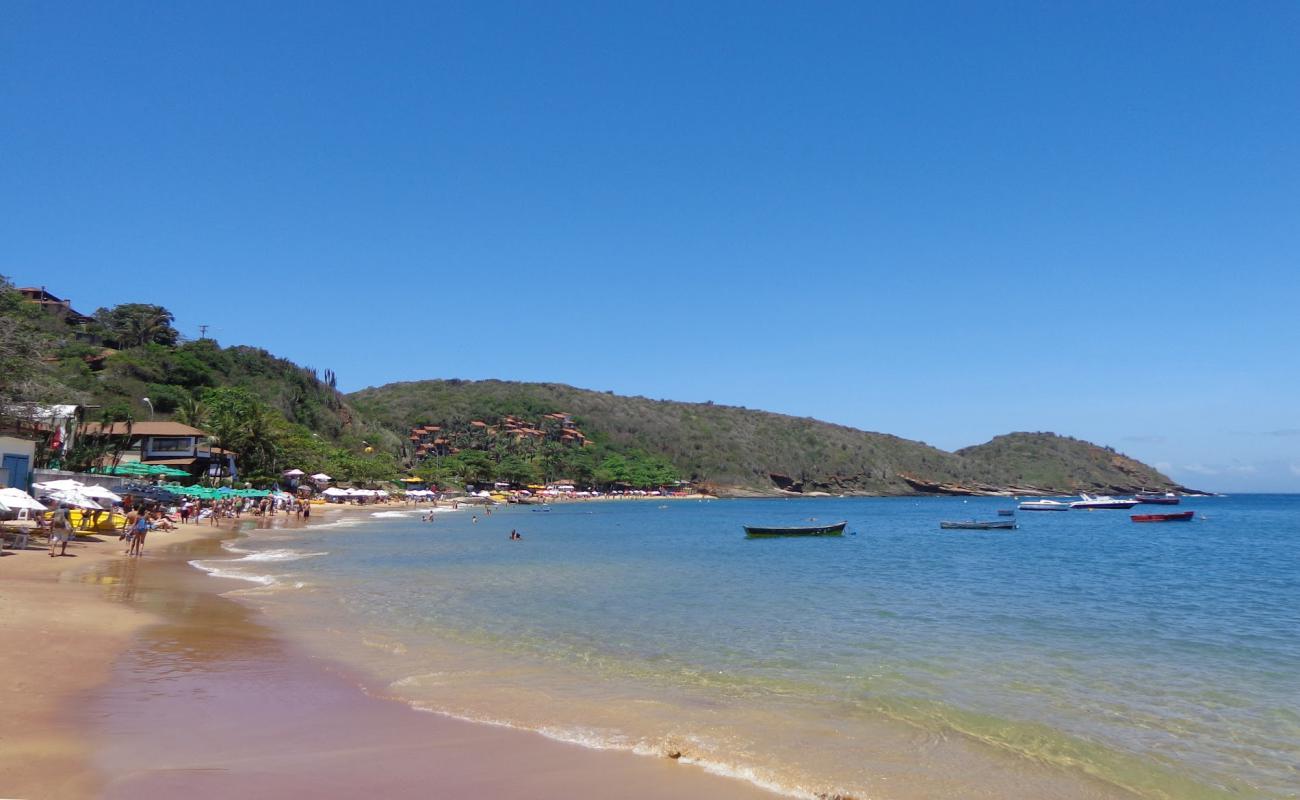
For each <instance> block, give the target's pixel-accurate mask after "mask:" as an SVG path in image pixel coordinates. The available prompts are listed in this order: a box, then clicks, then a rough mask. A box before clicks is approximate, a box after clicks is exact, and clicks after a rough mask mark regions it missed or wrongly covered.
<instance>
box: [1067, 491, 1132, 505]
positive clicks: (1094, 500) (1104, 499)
mask: <svg viewBox="0 0 1300 800" xmlns="http://www.w3.org/2000/svg"><path fill="white" fill-rule="evenodd" d="M1079 497H1082V498H1083V499H1082V500H1075V501H1074V502H1073V503H1071V504H1070V508H1084V509H1093V508H1132V507H1133V506H1135V505H1137V504H1138V501H1136V500H1122V499H1120V498H1118V497H1111V496H1110V495H1105V494H1103V495H1101V496H1094V495H1090V494H1083V493H1080V494H1079Z"/></svg>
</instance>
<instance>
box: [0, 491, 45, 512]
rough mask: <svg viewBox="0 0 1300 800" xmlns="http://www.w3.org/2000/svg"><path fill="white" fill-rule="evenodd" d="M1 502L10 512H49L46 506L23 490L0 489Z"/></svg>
mask: <svg viewBox="0 0 1300 800" xmlns="http://www.w3.org/2000/svg"><path fill="white" fill-rule="evenodd" d="M0 502H3V503H4V504H5V507H6V508H8V509H10V510H17V509H20V508H26V509H30V510H32V511H49V509H48V508H46V507H45V505H44V504H42V503H41V502H40V501H38V500H37V499H36V498H34V497H32V496H31V495H30V494H28V493H27V492H24V491H23V490H22V489H14V488H9V489H0Z"/></svg>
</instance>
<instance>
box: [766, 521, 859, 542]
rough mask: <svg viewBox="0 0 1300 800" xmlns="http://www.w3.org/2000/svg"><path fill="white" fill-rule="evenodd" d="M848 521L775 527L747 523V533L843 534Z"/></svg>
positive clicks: (792, 534)
mask: <svg viewBox="0 0 1300 800" xmlns="http://www.w3.org/2000/svg"><path fill="white" fill-rule="evenodd" d="M848 524H849V523H848V522H836V523H835V524H833V525H812V526H808V527H793V528H773V527H765V526H761V525H745V526H743V527H744V528H745V535H746V536H748V537H750V538H752V539H757V538H762V537H768V536H843V535H844V526H845V525H848Z"/></svg>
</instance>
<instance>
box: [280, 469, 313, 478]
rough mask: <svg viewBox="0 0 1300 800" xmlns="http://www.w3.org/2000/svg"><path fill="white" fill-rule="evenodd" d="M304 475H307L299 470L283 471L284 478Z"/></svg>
mask: <svg viewBox="0 0 1300 800" xmlns="http://www.w3.org/2000/svg"><path fill="white" fill-rule="evenodd" d="M306 474H307V473H305V472H303V471H302V470H300V469H290V470H285V473H284V476H285V477H286V478H296V477H298V476H299V475H306Z"/></svg>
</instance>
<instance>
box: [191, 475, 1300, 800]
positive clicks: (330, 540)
mask: <svg viewBox="0 0 1300 800" xmlns="http://www.w3.org/2000/svg"><path fill="white" fill-rule="evenodd" d="M1015 505H1016V503H1015V502H1014V501H1013V500H1011V499H1006V498H806V499H805V498H795V499H754V500H680V499H673V500H663V501H658V500H654V499H650V500H643V501H624V502H599V501H598V502H586V503H584V502H575V503H568V504H557V505H552V506H548V508H549V510H548V511H544V512H542V511H538V510H536V509H537V507H536V506H510V507H499V508H498V509H497V510H495V511H494V512H493V513H492V514H491V515H488V514H486V513H485V512H484V510H483V509H471V508H465V507H462V508H461V509H460V510H458V511H444V512H440V513H436V514H433V515H431V516H430V517H429V518H428V519H427V520H426V516H427V515H428V509H427V507H421V508H408V507H405V506H401V505H393V506H386V507H385V506H379V507H376V510H375V511H373V512H370V513H364V512H359V513H350V514H346V515H342V519H338V520H336V521H331V522H326V523H324V524H313V525H311V526H308V527H306V528H298V529H272V530H252V531H247V532H246V533H245V535H242V536H241V537H240V538H238V539H234V540H231V541H229V542H227V543H226V545H225V546H226V549H227V550H228V551H229V553H228V557H227V558H221V559H209V560H205V561H202V562H195V566H198V567H200V568H202V569H205V570H207V571H209V572H211V573H213V574H214V575H218V576H223V577H234V578H239V579H242V580H243V581H244V582H246V584H247V586H246V588H242V589H239V590H237V591H235V592H233V594H234V595H235V596H237V597H239V598H241V600H243V601H244V602H249V603H253V604H255V605H257V606H259V607H262V608H265V609H266V610H267V611H268V612H269V613H268V615H267V616H268V619H269V621H271V622H272V623H273V624H274V625H276V626H278V627H280V628H281V629H282V630H283V631H284V632H285V634H286V635H287V636H290V637H293V638H295V639H297V640H298V641H300V642H302V643H304V644H305V645H306V646H309V647H311V648H314V649H315V650H316V651H318V652H320V653H322V654H325V655H328V656H329V657H330V658H332V659H336V660H337V661H338V662H340V663H342V664H346V665H348V666H349V667H350V668H352V669H355V670H356V671H357V673H358V674H364V675H366V676H367V679H366V681H365V685H366V686H367V691H370V692H372V693H377V694H381V695H383V696H386V697H392V698H395V699H398V700H401V701H403V702H406V703H408V704H410V705H411V706H412V707H414V708H418V709H421V710H425V711H429V712H432V713H439V714H446V715H450V716H454V717H458V718H463V719H468V720H474V721H478V722H482V723H486V724H493V725H505V726H510V727H515V728H521V729H526V730H532V731H536V732H538V733H540V734H542V735H545V736H549V737H552V738H555V739H559V740H563V741H567V742H573V743H575V744H580V745H583V746H586V747H592V748H601V749H620V750H629V751H633V752H636V753H641V754H644V755H646V756H650V757H663V758H674V759H678V760H679V761H680V762H682V763H687V764H693V765H696V766H697V767H700V768H703V769H707V770H710V771H712V772H716V773H720V774H724V775H729V776H733V777H735V778H736V779H738V780H745V781H749V782H752V783H754V784H757V785H759V786H762V787H765V788H768V789H770V790H772V791H773V792H777V793H780V794H783V795H788V796H792V797H819V798H832V797H839V798H868V797H870V798H885V799H886V800H889V799H890V798H896V799H904V800H905V799H907V798H917V797H1061V798H1094V797H1095V798H1100V797H1141V798H1229V797H1231V798H1243V797H1248V798H1256V797H1258V798H1284V797H1296V796H1298V794H1297V793H1298V791H1300V496H1296V495H1242V496H1234V497H1203V498H1185V499H1184V500H1183V502H1182V505H1180V506H1179V507H1177V508H1170V507H1166V506H1140V507H1139V509H1138V510H1139V511H1150V512H1155V513H1160V512H1170V511H1195V512H1196V519H1195V521H1193V522H1190V523H1166V524H1135V523H1132V522H1130V520H1129V514H1130V513H1132V512H1125V511H1110V510H1105V511H1103V510H1098V511H1068V512H1018V513H1017V515H1016V517H1015V519H1016V520H1017V522H1018V524H1019V527H1018V528H1017V529H1016V530H991V531H969V530H941V529H940V528H939V523H940V521H943V520H967V519H998V517H997V511H998V510H999V509H1011V508H1015ZM840 520H845V521H847V522H848V528H847V533H846V535H845V536H843V537H820V538H781V539H747V538H746V537H745V535H744V531H743V530H742V527H741V526H742V525H743V524H746V523H748V524H765V525H800V524H816V523H830V522H836V521H840ZM512 530H514V531H518V532H519V533H520V534H521V535H522V538H521V539H519V540H512V539H511V538H510V532H511V531H512Z"/></svg>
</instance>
